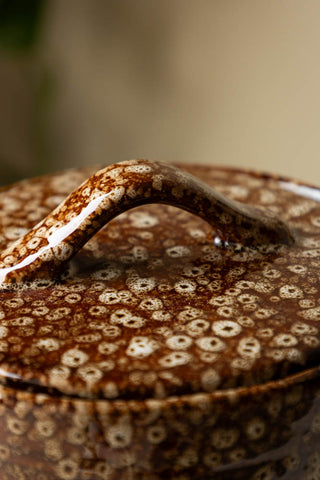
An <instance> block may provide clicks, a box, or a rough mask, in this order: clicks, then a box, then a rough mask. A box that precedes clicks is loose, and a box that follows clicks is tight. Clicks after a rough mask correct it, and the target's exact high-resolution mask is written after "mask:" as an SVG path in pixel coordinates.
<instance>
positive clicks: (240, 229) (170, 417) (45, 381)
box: [0, 160, 320, 480]
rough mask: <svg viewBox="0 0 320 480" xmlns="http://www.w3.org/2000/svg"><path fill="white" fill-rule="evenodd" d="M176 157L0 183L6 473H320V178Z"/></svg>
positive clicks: (1, 425) (0, 451)
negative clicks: (178, 164)
mask: <svg viewBox="0 0 320 480" xmlns="http://www.w3.org/2000/svg"><path fill="white" fill-rule="evenodd" d="M184 169H186V170H187V171H188V172H189V173H193V174H195V175H196V176H197V177H199V178H200V179H202V180H203V181H204V182H206V183H207V184H208V185H210V186H211V187H214V188H215V191H216V193H215V192H213V191H212V190H211V189H209V188H208V187H207V186H205V185H204V184H198V183H197V181H196V180H193V178H191V177H189V176H188V175H187V176H186V175H184V174H182V173H180V172H179V171H177V170H176V169H175V168H174V167H171V166H166V165H161V164H157V163H152V162H148V161H142V160H139V161H130V162H122V163H121V164H118V165H115V166H112V167H108V168H107V169H105V170H102V171H101V172H98V173H97V174H95V175H94V176H93V177H91V178H90V180H89V182H85V183H84V184H83V185H82V186H81V187H80V188H79V189H78V190H76V191H75V193H74V194H72V195H71V196H70V197H69V199H67V200H66V201H65V202H64V203H62V205H60V207H58V208H57V209H56V210H55V211H54V212H53V213H52V214H50V212H52V210H54V209H55V208H56V207H57V205H59V204H60V203H61V202H63V201H64V198H65V197H66V195H67V194H69V193H70V191H73V190H74V189H75V188H76V187H77V186H78V185H79V184H80V183H81V182H83V181H84V180H86V179H87V178H88V177H89V176H90V175H92V173H93V172H92V171H91V170H90V169H83V170H73V171H69V172H64V173H61V174H57V175H52V176H47V177H42V178H39V179H33V180H29V181H25V182H21V183H19V184H16V185H13V186H11V187H8V188H4V189H2V190H0V248H1V251H2V254H1V257H0V260H1V262H2V264H1V265H0V267H2V268H0V277H1V280H2V283H1V285H0V362H1V363H0V381H1V383H2V384H3V387H2V391H1V398H2V405H0V462H1V461H2V462H3V463H2V470H1V475H3V476H2V477H1V476H0V478H1V480H2V479H3V480H7V479H8V480H9V479H10V480H14V479H35V480H42V479H49V480H51V479H54V480H55V479H66V480H68V479H69V480H72V479H79V480H81V479H118V478H119V479H123V480H125V479H128V480H129V479H134V480H135V479H148V480H158V479H160V478H162V477H163V478H168V477H169V478H175V479H176V480H187V479H191V478H192V479H200V478H201V479H208V478H214V479H223V480H225V479H229V478H234V479H252V480H271V479H272V480H274V479H276V478H281V479H290V480H291V479H296V480H305V479H306V480H316V479H317V480H318V479H319V478H320V457H319V458H318V457H317V455H318V454H317V452H318V451H319V450H320V439H319V433H320V428H319V425H318V424H320V422H319V420H318V417H319V418H320V414H319V405H318V400H317V398H318V397H319V396H320V395H319V393H318V392H320V383H319V372H318V368H317V367H315V368H314V369H313V370H308V368H310V367H311V368H312V367H313V366H314V365H318V363H319V362H318V351H319V345H320V340H319V326H318V324H319V321H320V300H319V288H320V280H319V274H320V261H319V259H318V256H319V252H320V204H319V203H318V201H317V199H320V194H319V191H318V190H317V189H315V188H312V187H307V186H303V185H299V184H297V183H295V182H291V181H289V180H287V179H278V178H275V177H270V176H267V175H259V174H255V173H252V172H245V171H237V170H229V169H224V168H218V167H215V168H213V167H201V166H197V167H196V166H188V167H184ZM106 194H107V195H106ZM224 196H226V197H227V198H228V199H229V200H226V199H225V197H224ZM153 201H154V202H161V203H169V204H171V206H168V205H144V206H140V207H139V208H134V209H131V207H135V206H137V205H141V204H145V203H149V202H153ZM233 202H236V203H233ZM238 202H241V203H240V204H239V203H238ZM246 204H248V205H246ZM172 205H177V206H179V207H183V208H184V209H186V210H188V211H189V212H193V213H197V214H198V215H200V216H201V217H202V218H203V219H206V220H207V221H208V222H209V223H210V225H209V223H207V222H205V221H204V220H203V219H201V218H199V216H194V215H192V214H191V213H188V212H185V211H182V210H180V209H177V208H175V207H173V206H172ZM252 206H254V208H253V207H252ZM129 209H130V210H129ZM126 210H128V211H126ZM83 212H85V213H83ZM121 212H125V213H121ZM120 213H121V215H120V216H119V217H117V218H115V219H114V220H111V219H112V218H114V217H115V216H116V215H118V214H120ZM45 217H46V218H45ZM43 218H45V220H43V221H42V219H43ZM280 218H281V219H282V221H281V220H279V219H280ZM109 220H111V221H110V223H109V224H108V225H107V226H106V227H105V228H104V229H102V230H100V231H99V232H98V230H99V229H100V228H101V226H102V225H103V224H105V223H106V222H107V221H109ZM283 221H284V223H283ZM39 222H41V223H39ZM286 225H287V226H286ZM31 228H33V230H32V231H31V232H30V233H28V232H29V230H30V229H31ZM96 232H98V233H96ZM48 234H49V235H48ZM93 235H94V236H93ZM91 237H92V239H91V240H90V241H89V242H88V243H86V245H85V246H83V245H84V244H85V242H87V241H88V240H89V239H90V238H91ZM82 246H83V247H82ZM81 247H82V248H81ZM78 250H79V251H78ZM76 251H78V253H77V255H76V256H75V257H74V258H73V259H72V260H71V261H70V258H71V257H72V256H73V255H74V254H75V253H76ZM39 252H40V254H39ZM30 255H31V256H32V257H31V259H32V262H29V260H30ZM26 259H29V260H26ZM28 262H29V263H28ZM17 264H20V266H22V267H23V268H21V269H16V267H15V265H17ZM49 277H50V278H49ZM298 372H302V373H298ZM278 379H283V380H278ZM273 380H276V381H275V382H272V381H273ZM266 382H271V383H269V384H268V383H266ZM241 387H248V388H241ZM62 425H63V428H61V426H62ZM26 439H27V441H26ZM1 442H2V443H1ZM268 452H269V453H268ZM270 452H271V453H270ZM30 459H32V461H31V460H30ZM231 474H232V476H231ZM211 475H212V477H211Z"/></svg>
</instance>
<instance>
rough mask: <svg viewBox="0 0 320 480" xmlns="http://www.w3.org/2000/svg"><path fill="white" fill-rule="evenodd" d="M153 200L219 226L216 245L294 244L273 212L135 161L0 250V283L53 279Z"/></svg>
mask: <svg viewBox="0 0 320 480" xmlns="http://www.w3.org/2000/svg"><path fill="white" fill-rule="evenodd" d="M148 203H164V204H168V205H173V206H175V207H180V208H182V209H184V210H187V211H189V212H191V213H193V214H195V215H198V216H199V217H201V218H203V219H204V220H206V221H207V222H208V223H209V224H210V225H211V226H212V227H213V228H214V232H215V233H214V242H215V244H216V245H217V246H221V247H232V245H233V244H235V243H237V244H239V243H241V244H242V245H244V246H258V245H264V244H291V243H292V242H293V237H292V235H291V233H290V231H289V229H288V227H287V226H286V225H285V224H284V223H283V222H282V220H280V219H279V218H277V217H275V216H274V215H273V214H272V213H271V212H267V211H265V210H260V209H257V208H253V207H250V206H247V205H244V204H241V203H238V202H235V201H231V200H229V199H227V198H225V197H224V196H223V195H221V194H219V193H218V192H216V191H215V190H214V189H212V188H210V187H209V186H208V185H206V184H205V183H203V182H202V181H200V180H199V179H197V178H195V177H194V176H192V175H190V174H188V173H186V172H185V171H182V170H180V169H178V168H177V167H174V166H172V165H168V164H163V163H159V162H151V161H149V160H131V161H126V162H121V163H117V164H114V165H111V166H109V167H107V168H104V169H103V170H100V171H98V172H97V173H96V174H95V175H93V176H92V177H90V178H89V179H88V180H87V181H86V182H84V183H83V184H82V185H80V187H79V188H78V189H76V190H75V191H74V192H73V193H71V195H69V196H68V197H67V198H66V200H65V201H64V202H63V203H61V204H60V205H59V206H58V207H57V208H56V209H55V210H54V211H53V212H52V213H50V214H49V215H48V216H47V217H46V218H45V219H44V220H42V222H40V223H39V224H38V225H36V226H35V227H34V228H33V229H32V230H31V231H30V232H28V233H27V234H26V235H25V236H23V237H22V238H20V239H19V240H18V241H17V242H15V243H14V244H13V245H11V246H10V247H9V248H8V249H7V250H5V251H4V252H2V254H1V255H0V283H2V282H18V281H27V280H31V279H35V278H44V277H46V278H48V277H49V278H54V277H56V276H57V275H58V274H59V273H61V271H63V269H64V266H65V264H66V262H68V260H70V258H71V257H72V256H73V255H75V254H76V253H77V251H78V250H80V249H81V247H82V246H83V245H84V244H85V243H86V242H88V240H90V238H91V237H92V236H93V235H94V234H95V233H96V232H97V231H98V230H99V229H100V228H101V227H103V226H104V225H105V224H106V223H107V222H109V221H110V220H111V219H113V218H114V217H116V216H117V215H119V214H120V213H122V212H125V211H126V210H129V209H131V208H133V207H137V206H139V205H144V204H148Z"/></svg>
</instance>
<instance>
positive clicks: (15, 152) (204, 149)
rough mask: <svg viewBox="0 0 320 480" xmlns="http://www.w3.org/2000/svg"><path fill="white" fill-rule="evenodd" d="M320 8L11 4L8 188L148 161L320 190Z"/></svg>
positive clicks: (2, 86)
mask: <svg viewBox="0 0 320 480" xmlns="http://www.w3.org/2000/svg"><path fill="white" fill-rule="evenodd" d="M319 59H320V2H319V0H303V1H302V0H281V1H279V0H268V1H267V2H266V1H265V0H241V1H239V0H161V1H159V0H68V1H64V0H28V1H24V0H0V109H1V110H0V111H1V114H0V184H2V185H4V184H6V183H8V182H11V181H14V180H17V179H20V178H25V177H30V176H34V175H38V174H43V173H46V172H51V171H57V170H61V169H64V168H69V167H74V166H81V165H89V164H98V165H100V164H105V165H106V164H110V163H114V162H116V161H121V160H126V159H129V158H137V157H145V158H151V159H156V160H165V161H169V162H176V161H178V162H194V163H207V164H208V163H211V164H223V165H232V166H239V167H249V168H254V169H258V170H263V171H271V172H274V173H279V174H283V175H289V176H293V177H297V178H300V179H303V180H306V181H309V182H312V183H313V184H318V185H320V162H319V160H318V158H319V154H320V134H319V130H320V128H319V127H320V61H319Z"/></svg>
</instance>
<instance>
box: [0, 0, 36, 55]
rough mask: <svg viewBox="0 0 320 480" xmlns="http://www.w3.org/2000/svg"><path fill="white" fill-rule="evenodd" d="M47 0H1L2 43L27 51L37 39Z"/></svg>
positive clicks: (16, 49)
mask: <svg viewBox="0 0 320 480" xmlns="http://www.w3.org/2000/svg"><path fill="white" fill-rule="evenodd" d="M44 2H45V0H0V45H1V46H2V48H4V49H6V50H9V51H11V52H26V51H28V50H30V49H31V48H32V47H33V46H34V44H35V43H36V41H37V37H38V32H39V23H40V22H39V19H40V16H41V12H42V9H43V6H44Z"/></svg>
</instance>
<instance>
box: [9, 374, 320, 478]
mask: <svg viewBox="0 0 320 480" xmlns="http://www.w3.org/2000/svg"><path fill="white" fill-rule="evenodd" d="M319 392H320V371H319V369H316V370H312V371H308V372H305V373H303V374H299V375H297V376H294V377H290V378H288V379H286V380H284V381H278V382H270V383H268V384H265V385H263V386H255V387H251V388H247V389H245V388H243V389H234V390H226V391H224V392H217V393H212V394H195V395H189V396H184V397H171V398H168V399H164V400H146V401H114V402H112V401H107V400H98V401H88V400H82V399H71V398H69V399H68V398H62V397H60V398H59V397H56V398H55V397H50V396H47V395H43V394H40V393H39V394H36V393H28V392H24V391H15V390H13V389H10V388H5V387H3V388H2V389H1V404H0V410H1V417H0V461H1V479H2V480H17V479H19V480H61V479H63V480H73V479H76V480H89V479H90V480H91V479H92V480H93V479H97V480H98V479H101V480H107V479H108V480H109V479H112V480H113V479H114V480H118V479H119V480H120V479H121V480H129V479H131V480H138V479H139V480H142V479H144V480H162V479H165V478H172V479H177V480H178V479H179V480H189V479H190V480H191V479H192V480H195V479H199V480H200V479H203V480H204V479H206V480H208V479H211V478H212V479H215V480H226V479H230V478H232V479H237V480H249V479H250V480H276V479H280V478H281V480H285V479H286V480H287V479H288V480H289V479H290V480H308V479H315V478H319V474H320V454H319V451H320V398H319Z"/></svg>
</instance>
